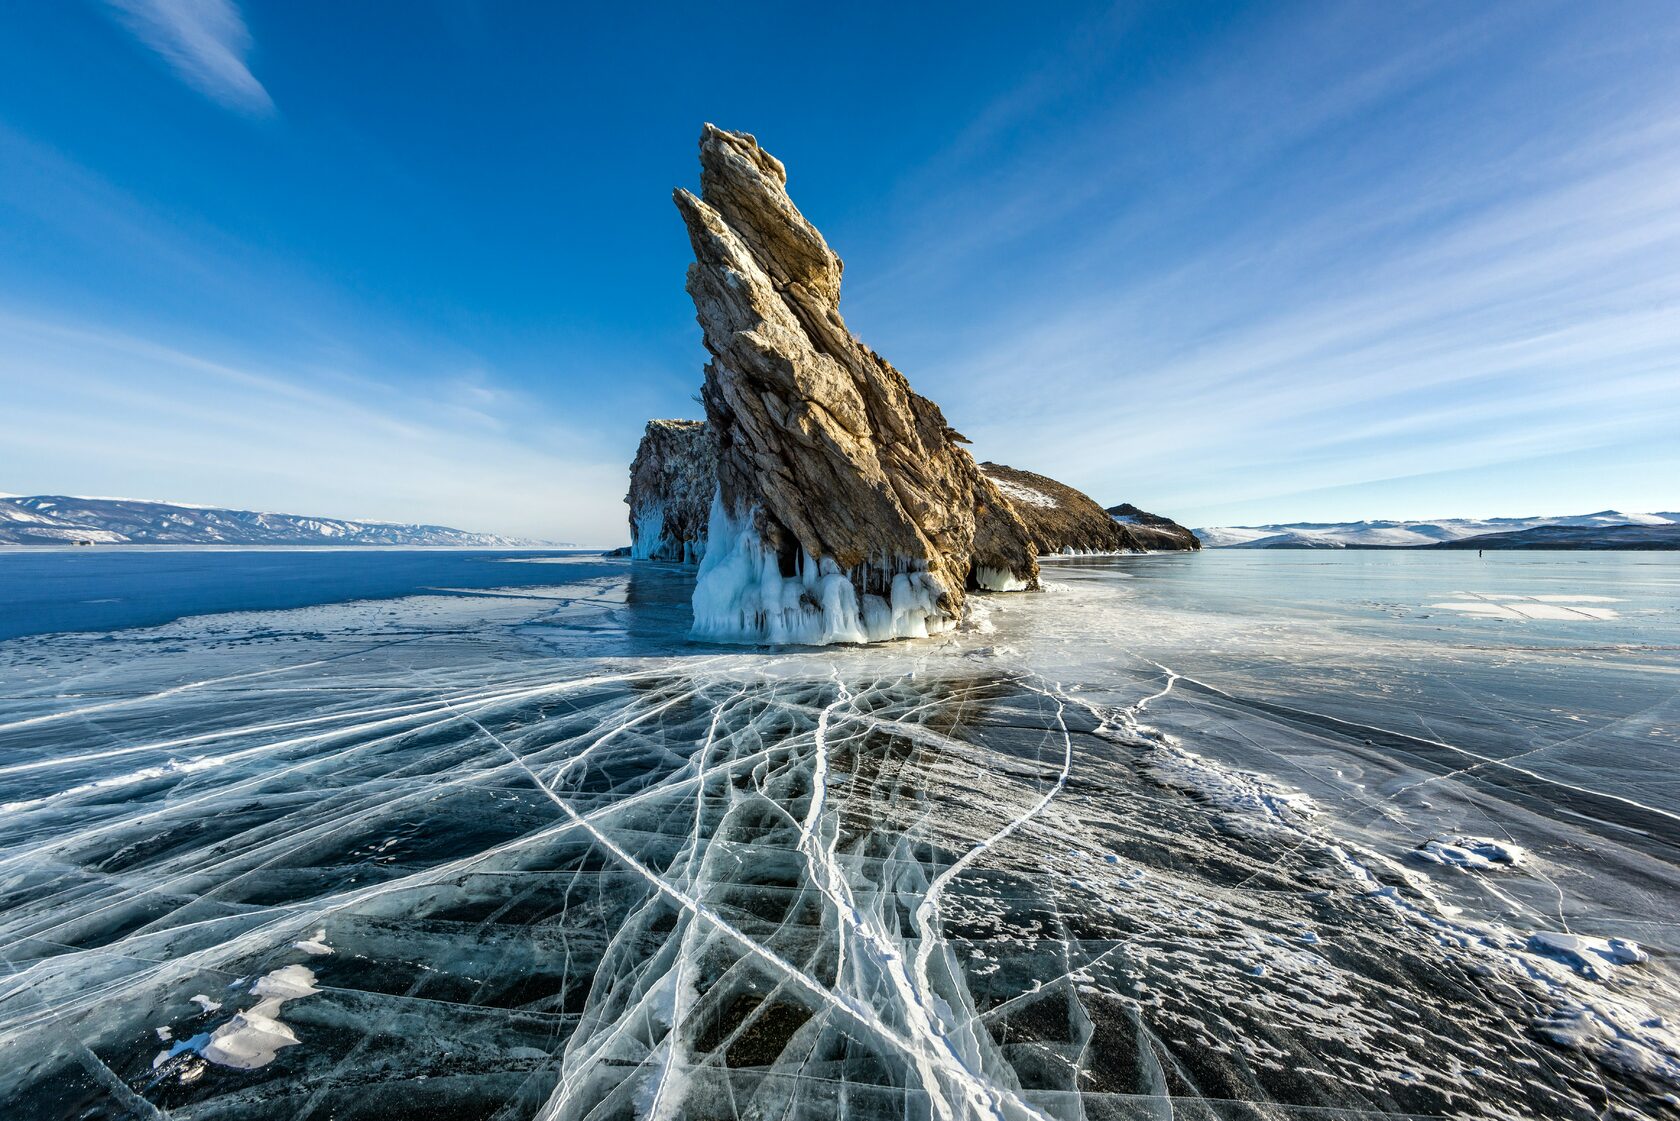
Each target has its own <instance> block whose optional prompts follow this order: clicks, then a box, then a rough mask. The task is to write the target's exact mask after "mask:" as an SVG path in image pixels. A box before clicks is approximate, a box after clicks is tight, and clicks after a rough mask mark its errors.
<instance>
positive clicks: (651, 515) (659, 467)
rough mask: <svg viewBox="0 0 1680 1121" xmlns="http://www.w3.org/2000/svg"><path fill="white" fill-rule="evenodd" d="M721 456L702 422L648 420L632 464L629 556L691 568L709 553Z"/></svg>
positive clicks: (626, 498)
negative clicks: (710, 518)
mask: <svg viewBox="0 0 1680 1121" xmlns="http://www.w3.org/2000/svg"><path fill="white" fill-rule="evenodd" d="M716 489H717V456H716V453H715V452H714V451H713V450H712V441H711V437H710V434H709V433H708V432H707V431H706V422H705V421H703V420H650V421H648V424H647V431H646V432H644V433H643V434H642V442H641V444H640V445H639V446H638V447H637V448H636V459H635V462H634V463H632V464H631V465H630V493H629V494H627V495H625V496H624V501H625V502H627V503H629V505H630V556H631V557H633V558H635V559H636V560H663V561H680V562H682V563H684V564H693V563H696V562H698V561H699V560H700V558H701V557H703V556H705V555H706V519H707V517H708V516H709V514H710V513H711V506H712V494H713V492H714V491H715V490H716Z"/></svg>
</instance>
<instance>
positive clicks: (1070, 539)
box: [980, 463, 1201, 556]
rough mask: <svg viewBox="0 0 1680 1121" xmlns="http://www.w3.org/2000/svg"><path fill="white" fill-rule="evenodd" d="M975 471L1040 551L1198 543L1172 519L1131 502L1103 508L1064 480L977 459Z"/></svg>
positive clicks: (1147, 548)
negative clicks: (1005, 503) (994, 488)
mask: <svg viewBox="0 0 1680 1121" xmlns="http://www.w3.org/2000/svg"><path fill="white" fill-rule="evenodd" d="M980 470H981V471H982V472H984V473H985V475H986V477H987V478H989V479H991V481H992V482H993V483H994V484H996V486H997V488H998V489H999V490H1000V491H1002V492H1003V495H1004V497H1005V498H1007V499H1008V500H1009V502H1010V504H1011V505H1012V506H1013V507H1014V508H1015V512H1016V513H1017V514H1019V515H1020V517H1021V520H1022V521H1023V522H1025V523H1026V526H1027V532H1028V534H1029V536H1031V538H1032V540H1033V543H1034V544H1035V545H1036V546H1037V550H1038V553H1039V555H1040V556H1049V555H1052V554H1056V553H1143V552H1152V551H1161V550H1182V549H1199V548H1201V542H1199V541H1197V540H1196V535H1195V534H1193V533H1191V532H1190V531H1189V530H1187V529H1185V528H1184V527H1183V526H1181V525H1179V524H1178V523H1177V522H1174V521H1171V520H1170V519H1167V518H1162V517H1158V516H1157V515H1155V514H1145V513H1144V512H1143V511H1141V510H1139V509H1137V508H1136V507H1135V506H1116V507H1115V508H1114V509H1113V510H1104V509H1103V508H1102V507H1101V506H1098V505H1097V503H1096V502H1095V500H1093V499H1092V498H1091V497H1090V496H1089V495H1086V494H1084V493H1083V492H1081V491H1077V490H1074V489H1073V488H1072V487H1070V486H1068V485H1067V484H1066V483H1059V482H1057V481H1056V480H1055V479H1052V478H1050V477H1049V476H1047V475H1038V474H1034V473H1033V472H1031V471H1021V470H1018V469H1017V468H1014V467H1005V466H1004V465H1003V464H1001V463H982V464H981V465H980Z"/></svg>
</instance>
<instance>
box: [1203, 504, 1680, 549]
mask: <svg viewBox="0 0 1680 1121" xmlns="http://www.w3.org/2000/svg"><path fill="white" fill-rule="evenodd" d="M1619 525H1645V526H1660V525H1680V513H1675V512H1668V511H1665V512H1661V513H1654V514H1624V513H1622V512H1621V511H1618V510H1601V511H1599V512H1598V513H1596V514H1574V515H1563V516H1558V517H1532V518H1437V519H1433V520H1429V521H1360V522H1290V523H1282V524H1276V525H1257V526H1209V527H1207V528H1205V529H1198V530H1196V536H1197V537H1200V538H1201V539H1202V544H1203V546H1204V547H1206V548H1210V549H1277V548H1309V549H1344V548H1347V547H1349V546H1363V547H1367V548H1370V547H1388V548H1404V547H1407V546H1411V545H1433V544H1436V543H1437V542H1441V541H1461V540H1463V539H1464V538H1466V537H1480V536H1482V535H1484V534H1489V533H1512V532H1517V531H1521V530H1527V529H1537V528H1539V527H1541V526H1585V527H1608V526H1619Z"/></svg>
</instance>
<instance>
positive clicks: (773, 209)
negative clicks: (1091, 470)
mask: <svg viewBox="0 0 1680 1121" xmlns="http://www.w3.org/2000/svg"><path fill="white" fill-rule="evenodd" d="M700 166H701V175H700V195H699V196H698V197H697V196H695V195H693V194H691V193H690V192H688V191H686V190H681V189H679V190H677V191H676V192H675V196H674V198H675V202H676V204H677V208H678V210H679V211H680V212H681V214H682V217H683V221H684V223H685V224H686V226H687V228H688V235H689V241H690V243H691V244H692V246H693V249H694V257H695V262H694V264H693V265H691V266H690V267H689V271H688V292H689V295H690V296H691V297H693V299H694V306H695V309H696V311H697V313H698V319H699V322H700V326H701V329H702V335H703V338H704V342H705V345H706V349H707V350H708V351H710V353H711V355H712V361H711V362H710V363H709V364H708V365H707V367H706V377H705V384H704V386H703V388H702V390H701V399H702V401H703V402H704V404H705V407H706V418H707V422H708V425H709V427H710V429H711V433H712V439H713V440H714V444H715V447H716V450H717V484H718V489H717V502H718V508H717V510H716V511H714V513H716V514H717V515H718V517H720V518H721V519H722V523H723V524H725V525H727V526H728V527H729V532H730V534H731V537H730V540H729V542H728V543H727V545H725V544H724V543H723V542H721V541H720V540H719V539H718V538H716V537H715V536H712V537H709V541H708V546H707V556H706V558H705V562H704V563H703V564H702V565H701V570H700V574H699V582H698V586H697V587H696V589H695V593H694V604H695V633H696V634H698V635H702V636H705V637H711V638H727V637H734V638H740V639H743V640H747V641H810V640H811V638H812V636H816V637H818V638H819V639H822V640H825V641H858V640H859V639H858V638H857V636H858V635H862V636H863V638H864V639H870V638H873V637H875V636H877V635H891V634H897V633H899V631H900V629H901V628H903V627H909V628H910V629H912V630H915V629H916V628H917V627H918V626H920V627H921V628H924V629H927V630H928V631H930V632H932V631H935V630H941V629H946V628H948V627H950V626H952V625H954V624H955V623H956V622H957V621H958V620H959V619H961V617H962V613H963V607H964V600H965V594H966V592H967V591H968V589H969V588H971V587H973V586H974V583H975V580H976V576H975V574H976V571H977V570H978V569H981V568H990V569H1000V570H1005V571H1007V572H1009V573H1010V575H1011V577H1012V578H1013V580H1014V581H1015V582H1017V583H1019V584H1020V585H1021V586H1023V587H1027V588H1031V587H1033V586H1035V585H1036V583H1037V580H1038V562H1037V558H1036V550H1035V549H1034V548H1033V545H1032V541H1031V539H1030V538H1029V536H1028V534H1027V530H1026V526H1025V525H1024V524H1022V522H1021V519H1020V518H1019V517H1018V516H1017V515H1016V514H1015V512H1014V509H1013V507H1012V506H1011V505H1010V504H1009V502H1008V500H1007V499H1006V498H1004V496H1003V495H1002V494H1001V493H999V491H998V489H997V487H996V486H994V485H993V484H992V483H991V482H990V481H989V480H988V479H986V478H985V476H983V475H982V474H981V473H980V470H979V468H978V467H977V466H976V465H975V462H974V459H973V457H972V456H970V455H969V454H968V452H967V451H965V450H964V449H963V448H962V446H961V445H962V443H965V442H966V441H964V440H963V438H962V437H961V436H960V435H959V434H957V433H956V432H955V431H953V430H952V429H951V427H950V426H949V425H948V424H947V423H946V421H945V416H944V414H943V413H942V412H941V411H940V409H939V407H938V406H937V405H935V404H934V403H933V402H932V401H929V400H928V399H927V398H925V397H922V396H919V395H918V394H916V393H915V392H914V391H912V390H911V388H910V385H909V382H908V381H906V380H905V378H904V375H903V374H901V373H899V372H898V371H897V370H896V369H894V368H893V367H892V366H890V365H889V364H888V363H887V362H886V361H885V360H883V359H882V358H881V357H880V356H879V355H877V354H876V353H875V352H874V351H872V350H870V349H869V348H868V347H866V346H864V345H863V344H862V343H860V342H859V341H858V340H857V339H856V338H854V337H853V336H852V334H851V332H850V331H848V330H847V328H846V325H845V322H844V320H843V319H842V318H841V317H840V311H839V301H840V274H841V263H840V258H839V257H837V256H835V254H834V253H833V252H832V251H831V250H830V249H829V247H828V244H827V243H826V242H825V241H824V240H823V238H822V235H821V234H820V233H819V232H818V231H817V229H816V227H814V226H812V225H811V223H810V222H808V221H806V219H805V217H804V216H803V215H802V214H800V213H799V210H798V208H796V207H795V206H794V204H793V202H792V200H791V199H790V198H789V197H788V194H787V190H786V184H787V173H786V171H785V170H784V168H783V167H782V164H781V163H780V161H778V160H777V159H776V158H775V157H774V156H771V155H770V154H769V153H768V152H765V151H764V150H763V149H762V148H760V147H759V146H758V142H757V141H756V140H755V139H754V138H753V137H751V136H748V135H746V134H744V133H733V132H725V131H723V130H721V129H718V128H714V127H712V126H711V125H707V126H706V127H705V129H704V131H703V133H702V135H701V138H700ZM668 514H669V511H667V516H668ZM718 525H719V521H718V520H717V518H712V519H711V526H712V529H711V530H709V531H708V533H709V534H710V533H712V532H714V531H715V529H716V528H717V526H718ZM720 549H721V550H723V551H722V553H721V554H720V555H719V557H718V559H717V561H716V563H713V558H712V553H713V552H714V551H717V550H720ZM900 577H904V579H903V580H901V579H900ZM841 582H844V583H847V584H849V585H850V589H849V595H850V598H849V599H848V598H847V593H846V592H843V591H842V589H841V588H840V587H839V584H840V583H841ZM900 600H905V601H906V602H905V604H904V606H903V609H902V611H903V614H902V615H901V610H900V606H899V601H900ZM910 601H913V602H910ZM912 615H915V616H918V617H919V618H920V622H919V623H910V622H909V621H908V620H909V617H910V616H912ZM731 628H734V629H731ZM823 636H827V637H826V638H824V637H823ZM839 636H845V637H844V638H841V637H839Z"/></svg>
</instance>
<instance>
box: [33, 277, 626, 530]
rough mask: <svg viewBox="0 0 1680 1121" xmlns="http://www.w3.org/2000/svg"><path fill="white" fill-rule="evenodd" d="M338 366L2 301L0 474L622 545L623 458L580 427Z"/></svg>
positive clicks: (73, 490) (66, 486) (87, 487)
mask: <svg viewBox="0 0 1680 1121" xmlns="http://www.w3.org/2000/svg"><path fill="white" fill-rule="evenodd" d="M265 367H266V368H265ZM342 373H343V374H344V376H340V377H336V378H327V377H320V376H316V375H315V373H313V372H311V373H310V374H308V375H306V374H305V373H304V372H303V371H301V370H299V369H298V368H296V367H295V366H293V365H291V364H290V363H286V364H282V365H279V366H269V365H268V363H267V362H262V361H252V360H250V359H248V358H246V357H244V356H241V355H231V356H229V355H223V354H220V353H215V352H210V351H206V350H205V349H203V348H202V347H201V346H200V345H199V344H194V343H192V342H190V341H181V342H178V341H176V340H174V339H171V340H167V341H159V340H157V339H150V338H141V337H137V336H135V335H130V334H125V333H122V332H119V331H114V330H109V329H106V328H103V327H99V326H91V325H87V324H81V323H74V322H65V321H62V320H53V319H43V318H41V317H39V316H36V315H33V314H30V313H28V312H24V313H21V314H20V313H14V312H13V311H11V310H9V309H7V308H5V307H3V306H0V398H3V399H4V400H5V401H6V422H7V429H8V435H7V438H6V440H5V447H4V448H3V449H0V478H4V479H5V483H6V486H7V488H8V489H10V490H14V491H18V492H20V493H27V494H43V493H64V494H127V495H134V496H136V497H141V498H147V497H160V498H169V499H179V500H183V501H187V502H194V503H204V504H209V505H218V506H231V507H236V508H242V509H265V510H278V511H282V512H286V513H300V514H321V515H326V516H333V517H350V518H365V519H372V520H380V521H394V522H427V523H437V524H443V525H451V526H456V527H458V528H461V529H467V530H475V531H485V532H496V533H506V534H512V535H515V536H520V537H531V538H537V539H540V540H553V541H575V542H579V543H582V544H588V545H595V544H618V543H620V542H622V541H623V540H625V539H626V538H627V537H628V529H627V528H626V525H625V510H624V503H623V502H622V501H621V497H620V496H621V495H622V494H623V493H624V480H625V461H624V459H623V458H622V457H621V456H619V455H617V454H616V453H615V452H613V451H611V450H608V451H606V452H598V451H591V450H586V449H585V448H584V447H583V444H584V443H585V441H584V440H583V439H581V438H580V433H579V432H577V431H574V430H570V429H568V428H566V427H564V426H562V425H560V424H555V423H547V422H544V421H543V420H542V419H541V410H540V409H539V408H537V407H536V404H535V403H534V402H532V401H529V400H526V399H525V398H523V397H522V396H521V395H520V394H518V393H517V392H515V391H512V390H508V389H504V388H501V387H498V386H496V385H495V384H494V383H493V382H490V381H489V380H488V378H487V377H484V376H483V375H478V376H477V378H476V379H475V380H476V383H477V384H479V385H481V386H482V387H483V388H484V389H485V390H486V392H485V393H484V394H480V395H479V398H480V400H481V402H483V403H484V404H485V406H486V410H487V411H486V418H487V419H488V420H489V421H490V423H474V424H462V423H461V415H460V409H459V408H458V406H457V405H456V403H455V402H454V401H451V400H448V399H446V398H445V399H437V398H434V397H433V395H432V394H430V393H428V392H416V391H415V387H414V386H413V385H412V384H406V383H405V384H400V385H399V384H393V383H386V382H382V381H379V380H376V379H374V378H370V377H366V376H360V375H358V374H356V373H355V372H354V371H344V372H342ZM489 409H494V414H493V415H492V414H490V413H489V412H488V410H489Z"/></svg>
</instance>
